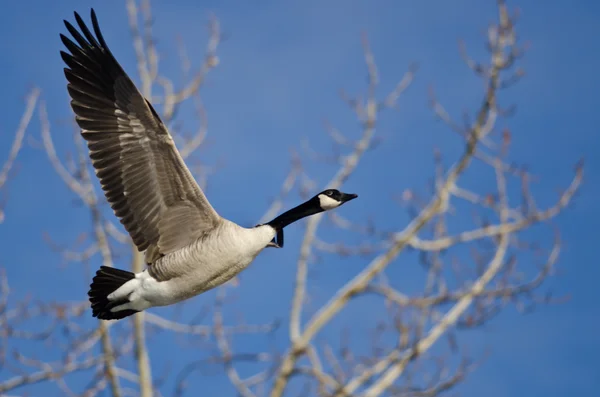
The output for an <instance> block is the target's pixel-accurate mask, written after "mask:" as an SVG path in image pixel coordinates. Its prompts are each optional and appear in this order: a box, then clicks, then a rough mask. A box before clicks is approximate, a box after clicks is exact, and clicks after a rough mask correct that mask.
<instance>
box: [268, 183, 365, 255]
mask: <svg viewBox="0 0 600 397" xmlns="http://www.w3.org/2000/svg"><path fill="white" fill-rule="evenodd" d="M357 197H358V195H357V194H353V193H342V192H340V191H339V190H337V189H326V190H323V191H322V192H320V193H318V194H316V195H315V196H313V197H312V198H310V199H309V200H307V201H305V202H304V203H302V204H300V205H299V206H297V207H294V208H292V209H291V210H288V211H286V212H284V213H283V214H281V215H279V216H278V217H277V218H275V219H273V220H272V221H270V222H267V223H266V225H269V226H271V227H272V228H273V229H275V231H276V233H277V237H276V239H274V240H273V241H272V242H271V243H269V245H268V246H269V247H277V248H281V247H283V228H284V227H286V226H287V225H289V224H291V223H294V222H296V221H298V220H300V219H302V218H306V217H307V216H311V215H314V214H318V213H320V212H324V211H329V210H332V209H334V208H337V207H339V206H341V205H343V204H345V203H347V202H348V201H351V200H354V199H355V198H357Z"/></svg>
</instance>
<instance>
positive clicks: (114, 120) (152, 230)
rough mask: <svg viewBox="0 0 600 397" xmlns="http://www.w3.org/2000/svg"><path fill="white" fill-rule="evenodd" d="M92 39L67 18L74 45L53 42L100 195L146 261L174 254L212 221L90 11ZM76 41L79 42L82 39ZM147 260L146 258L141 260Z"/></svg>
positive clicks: (193, 183) (190, 178)
mask: <svg viewBox="0 0 600 397" xmlns="http://www.w3.org/2000/svg"><path fill="white" fill-rule="evenodd" d="M91 15H92V24H93V28H94V33H95V35H96V37H94V35H92V33H91V32H90V30H89V29H88V28H87V26H86V25H85V23H84V22H83V20H82V19H81V17H80V16H79V15H78V14H77V13H75V20H76V21H77V24H78V25H79V28H80V31H81V33H79V32H78V31H77V30H76V29H75V28H74V27H73V26H72V25H71V24H70V23H69V22H67V21H64V22H65V26H66V27H67V29H68V30H69V32H70V33H71V35H72V36H73V39H74V40H75V42H76V43H75V42H73V41H71V40H70V39H69V38H67V37H65V36H64V35H62V34H61V35H60V38H61V40H62V42H63V44H64V45H65V46H66V47H67V49H68V50H69V52H70V54H69V53H66V52H64V51H61V53H60V54H61V56H62V59H63V60H64V62H65V63H66V64H67V66H68V68H65V69H64V71H65V76H66V77H67V80H68V81H69V84H68V85H67V88H68V90H69V95H70V96H71V99H72V100H71V107H72V108H73V111H74V112H75V115H76V120H77V123H78V124H79V127H81V134H82V136H83V138H84V139H85V140H86V141H87V145H88V148H89V150H90V158H91V160H92V164H93V166H94V168H95V171H96V175H97V177H98V178H99V179H100V183H101V185H102V189H103V190H104V194H105V195H106V198H107V199H108V202H109V203H110V206H111V207H112V209H113V211H114V213H115V215H116V216H117V217H118V218H119V219H120V221H121V223H122V224H123V225H124V226H125V229H126V230H127V232H129V235H130V236H131V238H132V239H133V242H134V243H135V244H136V246H137V247H138V250H139V251H143V250H146V249H148V251H147V253H146V257H147V261H148V262H152V261H154V260H155V259H156V258H157V257H159V256H160V255H161V254H162V255H164V254H167V253H169V252H173V251H175V250H177V249H179V248H182V247H184V246H186V245H188V244H189V243H191V242H192V241H194V240H195V239H196V238H198V237H200V236H201V235H202V234H203V233H205V232H207V231H209V230H211V229H212V228H214V227H215V226H216V225H217V223H218V222H219V220H220V217H219V215H218V214H217V212H216V211H215V210H214V209H213V208H212V206H211V205H210V203H209V202H208V200H207V199H206V197H205V196H204V193H203V192H202V190H201V189H200V187H199V186H198V184H197V183H196V181H195V180H194V178H193V176H192V174H191V173H190V171H189V170H188V168H187V167H186V165H185V163H184V161H183V159H182V158H181V156H180V154H179V152H178V150H177V148H176V147H175V144H174V142H173V139H172V137H171V135H170V134H169V131H168V130H167V128H166V126H165V125H164V124H163V123H162V121H161V120H160V118H159V116H158V114H157V113H156V111H155V110H154V109H153V108H152V105H151V104H150V102H148V101H147V100H146V99H145V98H144V97H143V96H142V94H141V93H140V92H139V91H138V89H137V88H136V87H135V85H134V83H133V82H132V81H131V79H130V78H129V77H128V76H127V74H126V73H125V71H124V70H123V68H122V67H121V65H119V63H118V62H117V60H116V59H115V57H114V56H113V55H112V53H111V51H110V50H109V48H108V46H107V45H106V42H105V41H104V38H103V37H102V33H101V32H100V28H99V26H98V20H97V18H96V14H95V12H94V10H93V9H92V11H91ZM82 34H83V35H82ZM149 256H150V258H148V257H149Z"/></svg>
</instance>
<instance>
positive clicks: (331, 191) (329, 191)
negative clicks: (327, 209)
mask: <svg viewBox="0 0 600 397" xmlns="http://www.w3.org/2000/svg"><path fill="white" fill-rule="evenodd" d="M325 194H326V195H328V196H331V195H333V190H328V191H327V193H325Z"/></svg>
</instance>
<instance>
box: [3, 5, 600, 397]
mask: <svg viewBox="0 0 600 397" xmlns="http://www.w3.org/2000/svg"><path fill="white" fill-rule="evenodd" d="M154 3H155V4H154V5H153V13H154V16H155V19H156V26H155V31H154V33H155V36H157V37H158V38H159V44H158V45H159V51H161V52H162V54H164V55H163V57H164V58H167V57H170V56H175V55H176V47H175V46H174V43H175V40H176V37H177V36H178V35H180V36H181V37H182V38H183V40H184V41H185V43H186V45H187V48H188V52H189V53H190V54H191V58H192V62H193V63H194V65H198V63H199V61H200V59H201V55H202V54H203V50H204V46H205V42H206V29H205V21H206V20H207V16H208V13H209V12H214V13H215V14H216V15H217V17H218V18H219V19H220V21H221V24H222V29H223V30H224V31H225V33H226V34H227V36H228V37H227V40H226V41H225V42H223V43H222V46H221V47H220V49H219V56H220V60H221V64H220V65H219V67H218V68H217V69H216V70H215V71H214V73H212V74H211V75H210V77H209V79H208V81H207V82H206V86H205V87H204V91H203V99H204V101H205V103H206V107H207V112H208V117H209V119H208V122H209V129H210V131H209V146H207V147H206V148H203V149H202V150H201V151H200V156H201V159H202V162H204V163H207V164H216V163H220V164H223V168H222V169H221V170H220V171H219V172H218V173H217V174H215V175H214V176H212V177H211V179H210V181H209V186H208V189H207V195H208V196H209V198H210V200H211V202H212V203H213V205H214V206H215V207H216V208H217V210H218V211H219V212H220V213H221V215H223V216H226V217H228V218H230V219H233V220H236V221H238V222H240V223H246V224H252V223H254V222H256V220H257V219H258V217H260V215H261V214H262V213H263V211H264V210H265V209H266V207H267V205H268V198H269V197H272V196H274V195H275V194H276V193H277V191H278V189H279V181H281V180H282V179H283V178H284V177H285V174H286V172H287V169H288V153H289V149H290V148H294V147H296V148H297V147H299V145H300V143H301V141H302V139H304V138H308V139H309V140H310V142H311V144H312V146H313V147H315V148H318V149H321V150H327V149H328V148H329V147H330V144H329V141H328V140H327V138H326V136H325V134H324V132H323V129H322V120H323V119H324V118H328V119H329V120H331V121H332V122H333V123H334V124H335V125H337V126H338V127H340V128H341V129H342V130H344V131H348V133H349V134H350V135H353V136H357V135H358V130H357V128H356V123H355V121H354V118H353V115H352V114H351V113H350V112H349V111H348V110H347V109H346V106H345V105H344V104H343V103H342V102H341V101H340V100H339V99H338V95H337V92H338V90H339V89H340V88H344V89H345V90H347V91H348V92H350V93H356V92H360V90H361V89H363V88H364V82H365V69H364V65H363V58H362V52H361V47H360V32H361V31H362V30H365V31H367V32H368V34H369V38H370V41H371V44H372V48H373V51H374V53H375V56H376V59H377V62H378V66H379V69H380V74H381V77H382V81H381V87H382V90H381V92H382V93H385V90H387V89H389V88H391V87H392V86H393V84H394V83H395V82H396V81H397V79H399V78H400V77H401V76H402V74H403V73H404V71H405V70H406V68H407V66H408V64H409V63H410V62H413V61H416V62H418V63H419V65H420V70H419V73H418V75H417V78H416V80H415V82H414V84H413V86H411V88H410V89H409V90H408V92H407V93H406V94H405V95H404V96H403V97H402V98H401V100H400V110H399V111H398V112H389V113H387V114H386V115H385V116H384V118H383V120H382V124H381V126H380V127H381V128H380V130H379V134H380V136H382V137H383V138H384V139H385V140H384V143H385V144H384V145H382V146H381V147H380V148H378V149H377V152H373V153H372V154H368V155H367V156H365V158H364V160H363V163H362V166H361V167H362V168H360V170H359V171H358V172H357V173H356V175H354V176H353V177H352V178H351V179H350V180H349V181H348V183H347V184H346V186H345V189H346V190H348V191H353V192H357V193H359V194H360V200H361V203H360V205H355V206H354V207H350V205H348V206H347V207H344V208H343V209H341V213H342V214H343V215H345V216H347V217H349V218H352V219H356V220H359V219H365V218H366V217H368V216H372V217H374V219H376V220H377V221H378V222H379V224H381V225H384V226H386V227H395V228H401V227H402V226H403V225H404V223H403V222H405V220H406V218H405V215H404V214H403V212H402V210H401V209H399V208H397V207H396V206H395V204H394V202H393V200H392V199H391V196H392V195H393V194H395V193H398V192H401V191H402V190H403V189H404V188H406V187H418V188H423V187H424V186H425V185H426V183H427V179H426V178H428V177H429V176H430V175H431V171H432V164H431V149H432V147H433V146H434V145H435V146H439V147H441V148H442V150H444V152H445V153H447V157H446V158H448V159H451V158H453V157H452V155H453V154H456V152H457V148H458V146H457V144H458V141H457V140H456V139H455V137H454V136H453V133H452V132H450V131H448V129H447V128H446V127H445V126H443V125H442V124H441V123H439V122H436V121H435V120H434V117H433V115H432V113H431V111H430V109H429V108H428V105H427V98H428V97H427V90H428V88H429V87H430V86H433V87H434V89H435V91H436V94H437V96H438V98H439V100H440V101H441V102H442V103H443V104H444V105H445V106H446V107H447V109H448V110H449V111H451V112H452V113H453V114H455V115H458V116H460V112H461V111H462V110H463V109H471V110H472V109H474V108H475V107H476V106H477V105H478V103H479V101H480V98H481V86H480V82H479V80H477V79H476V78H474V77H473V75H472V74H471V73H470V71H469V70H468V69H467V68H466V67H465V66H464V64H463V63H462V61H461V59H460V57H459V54H458V51H457V45H456V44H457V40H458V39H461V38H462V39H465V40H466V43H467V46H468V48H469V50H470V53H471V54H472V55H473V56H474V57H475V58H478V59H485V58H484V57H485V51H484V48H483V43H482V36H481V33H482V32H484V30H485V28H486V26H487V24H488V23H489V22H491V21H493V20H494V19H495V15H496V13H495V2H494V1H492V0H486V1H482V0H456V1H452V2H449V1H446V2H442V1H434V0H420V1H405V0H402V1H392V0H376V1H375V0H371V1H356V0H352V1H342V0H331V1H327V2H322V1H317V0H306V1H302V2H291V1H280V2H277V1H258V2H254V3H252V4H251V3H250V2H241V1H235V2H234V1H222V2H217V1H214V0H211V1H204V2H201V3H199V2H196V1H191V0H182V1H178V2H177V3H175V2H171V3H169V4H168V5H167V2H160V3H159V2H158V1H155V2H154ZM509 5H510V6H518V7H519V8H520V9H521V11H522V12H521V17H520V19H519V23H518V25H517V28H518V34H519V36H520V37H521V38H522V39H523V40H525V41H528V42H531V48H530V50H529V52H528V53H527V55H526V57H525V59H524V60H523V61H522V64H521V65H522V66H523V67H524V68H525V70H526V72H527V75H526V77H525V78H524V79H523V80H522V82H520V83H519V85H517V86H516V87H514V88H513V89H512V90H511V91H510V92H509V93H507V94H505V96H503V100H505V101H506V102H509V103H510V102H514V103H516V104H517V106H518V111H517V114H516V115H515V117H513V118H512V119H510V120H509V121H508V122H506V125H507V126H509V127H510V128H511V130H512V132H513V141H514V145H513V148H512V157H513V158H515V159H519V160H520V161H522V162H525V163H527V165H528V166H529V167H530V169H531V170H532V171H533V172H534V173H535V174H537V175H539V176H540V177H541V182H540V183H538V184H537V185H536V190H535V192H536V195H537V197H541V199H540V202H541V203H549V202H551V198H552V197H556V191H557V189H559V188H560V187H563V186H565V185H566V184H567V183H568V181H569V178H570V177H571V175H572V166H573V164H574V163H575V162H576V161H577V160H578V159H579V158H581V157H584V158H585V161H586V178H585V184H584V186H583V188H582V190H581V192H580V194H579V195H578V197H577V198H576V202H575V204H574V205H573V206H572V207H571V208H569V209H568V210H567V211H566V212H565V213H564V214H563V215H562V216H561V217H560V219H559V220H558V221H557V222H556V225H558V227H559V228H560V230H561V236H562V238H563V240H564V246H563V251H562V254H561V257H560V261H559V263H558V269H559V271H558V275H557V276H556V277H554V278H552V279H551V280H549V281H548V283H547V284H546V288H548V289H551V290H552V291H553V292H556V293H557V294H568V295H570V297H571V300H570V301H569V302H568V303H565V304H561V305H552V306H546V307H539V308H538V309H537V310H536V311H535V312H534V313H533V314H531V315H527V316H522V315H518V314H516V313H515V312H514V310H513V309H508V310H507V312H506V313H504V314H502V315H501V316H500V317H498V318H496V319H494V320H493V321H492V322H491V323H490V324H489V325H487V326H486V327H485V328H484V329H481V330H478V331H477V332H471V333H469V334H468V336H467V338H472V339H471V340H472V342H471V343H472V344H473V346H474V350H475V351H479V350H482V349H485V348H489V349H491V352H492V356H491V357H490V358H489V359H487V360H486V361H485V363H484V365H483V366H482V367H481V368H480V369H478V371H477V372H476V373H475V374H473V375H472V376H471V377H469V378H468V380H467V381H466V382H465V383H464V384H463V385H461V386H460V387H459V388H458V389H457V391H458V392H460V394H461V395H464V396H475V395H481V393H482V392H483V393H485V394H486V395H489V396H491V397H495V396H498V397H500V396H513V395H528V396H542V395H543V396H564V395H566V394H567V393H573V394H576V395H579V396H592V395H595V393H597V390H598V388H599V387H600V366H599V365H598V363H597V357H598V356H599V355H600V338H599V337H598V335H600V310H598V308H597V302H598V301H599V300H600V292H599V290H598V288H597V286H596V285H597V280H598V278H599V277H600V270H599V269H598V267H597V266H596V263H597V255H596V252H595V250H594V248H595V243H596V240H597V238H598V232H597V222H598V221H599V220H600V216H599V215H600V209H599V208H600V207H599V206H598V205H597V204H596V202H597V198H598V197H599V195H600V188H599V187H598V186H600V185H599V183H600V179H599V177H598V173H599V171H600V162H599V160H598V157H595V156H594V154H596V153H597V152H598V149H600V140H599V138H598V132H597V126H598V121H600V120H599V118H600V116H599V113H598V112H597V111H595V110H596V109H595V107H596V106H597V93H598V90H599V89H600V77H598V73H597V70H599V69H600V56H599V55H598V54H600V43H599V42H598V40H597V38H598V37H600V25H599V24H598V23H597V21H598V20H599V17H600V4H599V3H597V2H593V1H570V2H568V4H567V2H564V1H558V0H549V1H546V2H544V5H543V6H542V5H541V4H540V2H536V1H533V0H528V1H527V0H523V1H512V2H510V3H509ZM90 6H93V7H94V8H95V9H96V11H97V14H98V17H99V20H100V24H101V27H102V29H103V32H104V36H105V39H106V41H107V42H108V44H109V45H110V47H111V49H112V51H113V53H114V54H115V55H116V57H117V59H119V61H120V62H121V63H122V65H123V66H124V67H125V69H126V70H127V71H128V72H129V73H130V74H131V75H135V65H134V55H133V51H132V47H131V44H130V41H129V36H128V35H129V31H128V25H127V16H126V13H125V7H124V4H123V2H117V1H114V2H99V1H75V0H71V1H62V0H61V1H55V2H52V3H50V2H47V1H41V0H30V1H23V2H10V3H7V4H6V5H5V6H3V12H2V13H1V14H0V51H2V54H3V56H2V57H0V70H2V77H1V78H2V83H3V87H4V89H3V91H2V94H0V108H1V109H3V112H2V113H3V115H4V116H3V118H2V123H1V124H0V128H1V133H0V163H2V162H3V160H4V158H5V157H4V156H6V152H7V150H4V149H5V148H7V146H8V145H9V143H10V139H11V138H12V137H11V134H12V131H14V129H15V128H16V126H17V124H18V121H19V117H20V114H21V112H22V107H23V97H24V95H25V94H26V92H27V91H28V89H29V88H30V87H31V86H33V85H35V86H38V87H40V88H41V89H42V96H43V98H44V100H45V101H46V102H47V106H48V111H49V116H50V121H51V123H52V126H53V133H54V138H55V140H56V145H57V148H58V150H59V151H61V152H64V151H65V150H66V149H68V148H69V147H70V146H69V145H70V140H71V131H70V130H69V129H68V128H66V127H65V123H67V122H68V121H69V119H70V117H71V111H70V109H69V107H68V98H67V92H66V89H65V80H64V77H63V74H62V67H63V65H62V63H61V59H60V57H59V55H58V51H59V50H60V49H61V43H60V40H59V38H58V34H59V33H64V32H65V29H64V26H63V23H62V20H63V19H69V20H72V12H73V11H74V10H77V11H79V12H80V14H82V16H84V18H85V19H86V20H87V19H88V15H89V11H88V9H89V7H90ZM177 67H178V64H177V63H176V62H165V63H163V64H162V68H163V70H164V71H165V72H166V73H167V74H168V72H169V71H172V73H171V74H176V73H177V69H176V68H177ZM184 121H185V122H186V126H189V127H187V128H190V129H191V128H193V127H194V124H193V123H194V121H193V120H185V119H184ZM28 135H29V137H30V138H33V139H38V138H39V129H38V123H37V122H34V123H32V126H31V128H30V130H29V134H28ZM594 137H595V138H594ZM308 168H309V169H310V171H311V172H312V176H313V177H316V178H317V181H318V182H319V183H321V184H324V183H326V181H327V180H328V179H329V177H330V176H331V175H332V172H333V170H332V169H331V168H330V167H325V168H319V167H317V166H315V165H311V166H309V167H308ZM390 171H393V172H390ZM317 176H318V177H317ZM8 193H9V194H8V197H7V198H8V205H7V208H6V214H7V219H6V221H5V223H4V224H3V225H2V226H0V248H1V249H2V258H1V259H0V265H2V266H4V267H6V268H7V274H8V276H9V280H10V283H11V288H12V289H13V291H14V294H15V298H18V297H22V296H25V295H26V294H27V293H32V294H34V295H35V296H37V297H39V298H40V299H48V300H76V299H81V297H82V296H83V294H84V293H85V290H86V289H87V284H88V280H87V279H86V278H84V277H83V275H82V272H81V271H79V269H77V268H76V266H75V265H73V264H71V265H69V267H68V268H66V269H59V264H60V259H59V258H58V257H57V255H56V254H54V253H53V252H51V250H49V249H48V246H47V245H46V244H45V243H44V242H43V238H42V233H43V232H48V233H50V234H51V235H52V236H53V238H54V239H55V240H56V241H59V242H62V243H64V244H69V243H70V242H71V241H73V239H74V238H75V237H76V236H77V235H78V234H79V233H80V232H81V231H82V230H86V228H88V222H87V217H86V213H85V211H84V210H82V209H81V208H78V207H77V206H75V205H74V199H73V196H72V195H71V194H69V193H68V192H67V191H66V190H65V189H64V188H63V186H62V185H61V182H60V181H59V179H58V177H57V176H56V175H55V174H54V172H53V171H52V170H51V169H50V167H49V165H48V162H47V159H46V158H45V156H44V154H43V152H41V151H40V150H38V149H36V148H34V147H26V148H25V150H23V152H22V153H21V155H20V157H19V159H18V173H17V174H16V175H15V177H14V178H13V179H12V180H11V181H10V185H9V190H8ZM242 202H243V205H241V203H242ZM382 203H383V204H382ZM288 204H291V202H288ZM390 213H391V214H393V216H390ZM331 230H333V229H324V232H322V233H326V232H327V231H331ZM300 237H301V228H299V227H295V228H292V229H290V231H289V232H287V234H286V248H287V250H282V251H277V252H275V251H274V250H273V251H268V252H266V253H264V254H263V255H261V257H259V259H258V260H257V261H256V262H255V264H254V265H253V266H252V267H251V269H249V270H248V271H246V272H244V273H243V275H242V283H243V288H241V289H240V290H239V291H237V292H236V293H237V295H239V296H240V297H241V298H243V299H240V301H238V302H236V309H235V310H234V312H244V313H245V319H246V321H248V322H251V323H259V322H261V321H266V320H268V319H269V318H270V316H271V314H272V313H279V314H283V315H284V314H285V311H286V309H287V308H288V306H289V297H290V290H291V286H292V280H293V276H294V273H293V270H294V266H293V264H294V259H295V256H296V253H297V250H295V248H297V247H298V241H299V239H300ZM327 237H329V238H330V240H336V236H327ZM361 265H364V261H361V260H352V261H348V262H347V263H346V262H345V261H343V260H341V261H340V260H337V261H334V262H331V263H329V264H327V266H325V267H324V269H319V268H316V269H315V270H314V277H315V278H314V280H313V282H314V284H313V288H314V293H315V294H316V296H317V298H316V299H317V300H318V301H321V300H324V299H326V298H327V297H328V296H329V295H330V293H331V291H332V288H333V287H334V286H336V285H339V284H340V283H341V282H343V281H344V280H347V279H349V278H350V277H352V275H354V274H355V273H356V272H357V271H358V270H359V269H360V268H361ZM93 266H97V263H96V262H94V264H93ZM407 266H408V265H407ZM407 274H411V273H410V272H408V273H407ZM47 280H53V282H52V283H48V282H47ZM409 280H410V279H409ZM266 285H268V287H266ZM274 296H277V297H280V299H273V297H274ZM209 299H210V298H208V297H205V298H203V297H199V298H196V300H195V301H194V303H190V304H188V305H202V304H208V303H210V302H211V301H210V300H209ZM261 302H269V303H268V304H266V305H267V306H264V305H265V304H264V303H261ZM368 310H369V309H368V307H365V308H364V309H362V311H365V312H366V311H368ZM157 313H160V312H159V311H157ZM353 313H355V317H347V318H346V317H344V321H346V323H347V324H351V325H352V326H354V327H356V329H360V327H361V323H363V322H364V319H363V317H361V316H362V315H363V314H361V310H358V311H356V312H353ZM283 342H285V332H282V333H281V335H280V336H279V343H283ZM253 343H254V342H253ZM245 347H247V346H245ZM24 348H26V347H24ZM151 354H152V356H151V357H163V356H165V357H168V351H166V350H162V349H159V348H157V349H156V351H153V352H152V353H151ZM155 365H157V366H158V367H157V369H156V370H157V371H158V370H159V369H160V368H161V364H160V361H159V363H158V364H156V363H155ZM5 376H6V375H0V377H1V378H4V377H5ZM220 381H222V379H220V378H219V377H216V378H214V379H213V378H211V379H208V380H206V382H207V383H206V387H208V388H209V389H211V390H215V389H213V388H214V387H217V386H216V385H218V384H219V383H218V382H220ZM203 382H204V380H203ZM56 395H58V394H56Z"/></svg>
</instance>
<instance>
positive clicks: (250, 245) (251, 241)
mask: <svg viewBox="0 0 600 397" xmlns="http://www.w3.org/2000/svg"><path fill="white" fill-rule="evenodd" d="M274 236H275V230H273V228H271V227H270V226H259V227H256V228H250V229H246V228H242V227H240V226H238V225H236V224H234V223H232V222H228V221H227V222H224V223H223V224H222V225H220V227H218V228H217V229H215V230H214V231H213V232H211V233H210V234H208V235H206V236H204V237H203V238H200V239H198V240H196V241H195V242H194V243H192V244H191V245H189V246H188V247H185V248H183V249H181V250H179V251H177V252H174V253H172V254H169V255H166V256H164V257H163V258H161V259H159V260H158V261H156V262H155V263H154V264H153V265H152V266H151V267H150V269H149V271H150V272H151V273H152V276H153V277H155V278H157V279H158V280H162V281H165V282H167V283H168V284H169V288H170V289H172V290H173V291H172V292H173V294H174V295H176V297H177V300H181V299H186V298H189V297H191V296H194V295H197V294H199V293H201V292H204V291H207V290H209V289H211V288H214V287H216V286H218V285H221V284H223V283H225V282H227V281H228V280H230V279H231V278H233V277H234V276H235V275H237V274H238V273H240V272H241V271H242V270H244V269H245V268H246V267H247V266H248V265H249V264H250V263H251V262H252V261H253V260H254V258H256V256H257V255H258V254H259V253H260V252H261V251H262V250H263V249H264V248H265V247H266V246H267V244H268V243H269V242H270V241H271V240H272V239H273V237H274ZM174 298H175V296H174Z"/></svg>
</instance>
